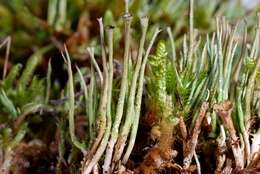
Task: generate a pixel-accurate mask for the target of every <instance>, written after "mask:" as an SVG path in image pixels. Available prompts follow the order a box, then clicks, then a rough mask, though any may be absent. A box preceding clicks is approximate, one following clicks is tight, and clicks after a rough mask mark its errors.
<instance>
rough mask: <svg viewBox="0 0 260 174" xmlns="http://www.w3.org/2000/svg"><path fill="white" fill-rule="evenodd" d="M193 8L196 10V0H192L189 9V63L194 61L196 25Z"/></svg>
mask: <svg viewBox="0 0 260 174" xmlns="http://www.w3.org/2000/svg"><path fill="white" fill-rule="evenodd" d="M193 10H194V0H190V10H189V34H190V38H189V39H190V42H189V54H188V65H191V63H192V56H193V47H194V26H193V18H194V17H193Z"/></svg>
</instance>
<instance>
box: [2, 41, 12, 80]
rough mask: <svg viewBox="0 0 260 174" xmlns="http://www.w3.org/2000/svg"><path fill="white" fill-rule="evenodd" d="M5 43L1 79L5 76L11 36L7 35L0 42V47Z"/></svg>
mask: <svg viewBox="0 0 260 174" xmlns="http://www.w3.org/2000/svg"><path fill="white" fill-rule="evenodd" d="M4 45H6V51H5V62H4V68H3V79H4V78H5V76H6V73H7V68H8V62H9V55H10V47H11V37H10V36H8V37H7V38H6V39H5V40H4V41H3V42H2V43H1V44H0V49H1V48H2V47H3V46H4Z"/></svg>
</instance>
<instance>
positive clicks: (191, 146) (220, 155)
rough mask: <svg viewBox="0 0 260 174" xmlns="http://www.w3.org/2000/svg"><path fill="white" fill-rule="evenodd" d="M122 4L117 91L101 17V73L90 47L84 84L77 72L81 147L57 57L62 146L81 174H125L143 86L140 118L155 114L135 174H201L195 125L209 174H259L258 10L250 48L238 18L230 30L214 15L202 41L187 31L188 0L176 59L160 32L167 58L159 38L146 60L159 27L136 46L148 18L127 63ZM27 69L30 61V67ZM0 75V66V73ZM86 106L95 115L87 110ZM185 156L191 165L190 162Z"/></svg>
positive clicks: (145, 20) (127, 41)
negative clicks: (84, 126)
mask: <svg viewBox="0 0 260 174" xmlns="http://www.w3.org/2000/svg"><path fill="white" fill-rule="evenodd" d="M127 2H128V1H126V10H125V14H124V16H123V21H124V24H125V29H124V39H125V40H124V56H123V72H122V75H121V77H120V80H121V82H120V90H119V93H116V92H115V89H114V86H115V85H114V80H115V77H114V70H113V67H114V65H113V29H114V27H113V26H108V27H107V28H105V29H104V26H103V22H102V19H101V18H100V19H98V22H99V27H100V28H99V29H100V42H101V56H102V68H100V67H99V66H98V64H97V62H96V60H95V57H94V49H93V48H88V52H89V55H90V58H91V72H90V74H91V78H90V83H89V85H87V84H86V83H85V79H84V76H83V73H82V72H81V70H80V69H79V68H78V67H77V70H78V75H79V78H80V82H81V89H82V91H83V95H84V98H85V101H86V102H85V103H86V115H87V116H88V128H89V130H88V136H89V138H88V140H89V142H88V146H86V145H85V143H84V142H80V140H78V138H77V136H76V134H75V125H74V124H75V123H74V122H75V120H74V117H75V105H76V102H75V92H74V91H75V90H74V76H73V72H72V65H71V61H70V57H69V54H68V51H67V49H66V48H65V54H63V55H62V56H63V57H64V61H65V63H66V64H67V70H68V75H69V76H68V86H67V88H68V89H67V90H68V96H69V97H68V108H69V109H68V110H69V111H68V120H69V133H70V138H71V141H72V143H73V144H74V145H75V147H77V148H78V149H80V151H81V152H82V153H83V155H84V159H83V161H82V168H81V171H82V173H83V174H88V173H92V172H93V173H99V172H100V171H103V173H114V172H119V173H130V172H131V171H129V170H127V169H126V164H127V162H128V160H129V157H130V155H131V152H132V150H133V148H134V145H135V143H138V142H135V140H136V136H137V130H138V125H139V117H140V113H141V112H140V111H141V104H142V102H143V98H142V97H143V95H144V94H143V93H144V92H143V91H144V85H145V83H147V91H148V93H147V96H146V100H148V102H147V103H149V104H151V106H152V107H154V108H149V106H147V107H146V108H147V109H148V112H149V109H151V110H155V115H156V117H157V121H156V123H155V124H154V125H152V129H151V136H152V137H153V138H154V139H155V140H157V143H156V144H155V145H154V146H153V147H152V148H151V149H150V150H149V151H148V153H147V155H146V156H145V157H144V159H143V162H142V163H141V164H140V166H139V167H138V168H137V169H135V172H136V173H158V172H159V171H160V170H162V169H165V168H171V169H172V170H174V171H178V172H183V173H190V172H194V171H195V170H197V172H198V173H201V167H200V158H199V155H197V153H196V147H197V144H198V141H200V140H201V141H205V142H206V140H205V139H203V138H201V139H199V137H200V135H201V134H200V132H201V129H202V127H207V128H208V129H207V130H208V132H205V134H204V135H207V136H208V137H211V138H214V139H216V141H215V145H216V149H215V150H216V155H215V156H216V169H215V171H216V173H232V172H234V171H239V172H241V171H245V172H247V171H253V170H257V168H258V169H259V167H260V166H259V164H258V165H256V163H259V161H260V159H259V158H260V154H259V151H260V146H259V145H260V131H259V125H258V124H257V121H258V120H257V119H259V118H257V112H256V110H257V106H258V105H259V104H258V102H259V96H257V95H256V92H255V84H257V85H259V82H256V77H257V73H258V72H257V71H259V66H260V59H259V45H260V39H259V38H260V14H258V23H257V27H256V34H255V39H254V41H253V43H252V44H250V43H248V42H247V32H246V26H245V27H244V31H243V33H244V34H243V36H242V37H239V36H238V31H237V29H238V28H239V26H242V25H243V24H242V22H238V23H237V24H236V25H234V26H231V24H230V23H229V22H228V21H227V20H226V19H225V18H224V17H221V18H217V20H216V24H217V30H216V32H215V33H212V34H211V37H210V35H207V37H206V39H204V38H203V37H202V36H199V33H198V31H197V30H196V29H194V27H193V0H190V14H189V17H190V21H189V27H190V29H189V39H188V41H187V37H186V35H184V39H183V49H182V50H181V51H180V53H176V50H175V44H174V39H173V36H172V33H171V29H170V28H167V33H168V36H169V41H170V46H169V45H168V46H169V47H170V49H169V50H170V51H169V52H171V53H172V55H171V56H169V55H168V53H167V51H166V50H167V45H166V43H165V42H164V41H160V42H159V43H158V46H157V50H156V52H155V54H154V55H153V56H151V57H150V58H149V54H150V52H151V49H152V46H153V44H154V42H155V40H156V37H157V35H158V34H159V32H160V30H159V29H158V28H157V29H155V31H154V33H153V37H152V39H151V40H150V41H149V44H148V47H147V49H145V40H146V33H147V30H148V18H147V17H144V18H141V19H140V24H141V29H142V30H141V31H142V33H141V39H140V43H139V49H138V53H137V56H136V59H133V60H134V61H133V60H132V59H131V58H132V54H131V51H130V50H131V21H132V16H131V15H130V14H129V12H128V4H127ZM105 35H106V36H107V39H105ZM106 43H107V44H106ZM45 49H46V50H48V49H49V48H45ZM45 49H43V51H44V50H45ZM41 54H42V53H41ZM35 56H37V55H35ZM168 57H171V58H172V59H169V58H168ZM32 60H37V59H32ZM31 64H34V62H33V61H32V62H31ZM35 64H37V63H35ZM28 67H31V66H28ZM146 68H147V76H146V77H145V69H146ZM18 69H19V67H18ZM14 71H17V70H14ZM32 71H33V70H31V69H30V68H28V69H25V71H24V72H25V74H24V75H22V76H21V79H20V82H21V84H24V85H22V86H21V88H25V87H26V85H27V83H28V81H29V78H30V77H28V74H30V72H32ZM5 73H6V70H4V76H5ZM10 74H11V72H10V73H9V75H8V76H7V78H6V79H5V81H4V82H3V89H5V86H6V85H8V81H7V80H8V79H10V78H11V79H13V78H14V77H12V76H11V75H12V74H11V75H10ZM48 74H49V73H48ZM48 76H50V75H48ZM49 78H50V77H49ZM145 79H146V80H145ZM35 81H37V80H35ZM22 82H24V83H22ZM34 88H35V87H34ZM36 88H37V86H36ZM49 90H50V86H48V87H47V91H49ZM47 96H48V93H47ZM0 97H1V98H0V99H1V101H2V103H6V105H5V107H6V108H7V109H9V110H10V112H11V113H13V115H14V117H16V115H17V113H16V110H15V109H13V108H14V107H13V106H12V104H10V103H11V102H9V99H8V97H7V96H6V95H5V92H4V90H2V91H1V95H0ZM48 100H49V98H46V101H48ZM3 101H4V102H3ZM96 104H97V109H95V108H96ZM38 107H40V105H35V106H34V107H33V108H31V110H32V111H33V110H34V109H37V108H38ZM25 115H27V114H25ZM24 117H25V116H24ZM24 117H22V120H23V119H24ZM254 121H255V122H256V123H254ZM19 124H20V126H17V127H18V128H20V131H17V132H18V133H17V136H16V137H15V139H14V141H13V143H12V144H11V146H9V147H8V148H7V150H6V152H5V153H6V154H8V152H7V151H11V150H12V148H14V147H15V145H16V144H17V142H19V141H21V139H22V138H23V137H24V134H25V131H24V127H26V125H25V124H22V123H21V122H20V123H19ZM21 124H22V125H21ZM253 125H254V126H253ZM175 130H179V131H175ZM140 131H142V130H140ZM176 137H181V140H182V151H180V149H175V148H174V147H175V146H174V143H175V142H174V139H177V138H176ZM206 143H207V142H206ZM178 154H182V155H183V162H182V164H177V163H176V162H175V161H174V158H175V157H176V156H178ZM230 154H231V155H230ZM6 156H7V157H8V158H7V159H5V162H4V164H3V165H1V167H0V168H1V169H3V168H5V170H6V171H7V169H6V168H8V167H10V166H8V162H10V160H11V158H12V157H11V155H10V154H9V156H8V155H6ZM9 158H10V159H9ZM193 159H194V162H195V165H192V162H193ZM194 166H196V167H195V168H194ZM0 172H1V171H0Z"/></svg>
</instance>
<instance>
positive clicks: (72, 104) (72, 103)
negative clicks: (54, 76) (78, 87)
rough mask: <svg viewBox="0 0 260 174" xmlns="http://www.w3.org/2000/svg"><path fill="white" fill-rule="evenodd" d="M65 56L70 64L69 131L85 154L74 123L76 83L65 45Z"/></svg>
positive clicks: (72, 139) (73, 140)
mask: <svg viewBox="0 0 260 174" xmlns="http://www.w3.org/2000/svg"><path fill="white" fill-rule="evenodd" d="M65 54H66V55H65V56H64V55H63V54H62V55H63V57H64V59H66V61H67V65H68V75H69V80H68V87H69V132H70V137H71V141H72V143H73V144H74V145H75V146H76V147H77V148H79V149H80V150H81V151H82V153H83V154H86V150H85V146H84V144H81V143H80V142H79V141H78V140H77V137H76V135H75V132H74V131H75V123H74V110H75V94H74V87H73V86H74V85H73V73H72V68H71V62H70V57H69V53H68V50H67V48H66V47H65Z"/></svg>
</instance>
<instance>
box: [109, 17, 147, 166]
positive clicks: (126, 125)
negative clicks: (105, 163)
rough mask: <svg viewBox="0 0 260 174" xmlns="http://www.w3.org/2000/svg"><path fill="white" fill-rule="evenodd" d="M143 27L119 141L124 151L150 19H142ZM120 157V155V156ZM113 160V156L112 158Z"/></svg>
mask: <svg viewBox="0 0 260 174" xmlns="http://www.w3.org/2000/svg"><path fill="white" fill-rule="evenodd" d="M141 26H142V36H141V40H140V45H139V50H138V57H137V63H136V67H135V70H134V74H133V78H132V83H131V87H130V92H129V97H128V101H127V102H128V103H127V108H126V117H125V122H124V125H123V127H122V130H121V132H120V136H119V139H118V142H119V141H120V140H121V138H123V139H124V142H122V144H121V146H122V147H120V148H122V149H123V147H124V146H125V141H126V139H127V135H128V133H129V131H130V126H131V125H132V121H133V118H134V114H135V112H134V100H135V95H136V85H137V79H138V75H139V71H140V68H141V63H142V56H143V47H144V43H145V37H146V32H147V27H148V18H142V19H141ZM118 155H119V154H118ZM111 158H112V156H111ZM111 158H110V161H111Z"/></svg>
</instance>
